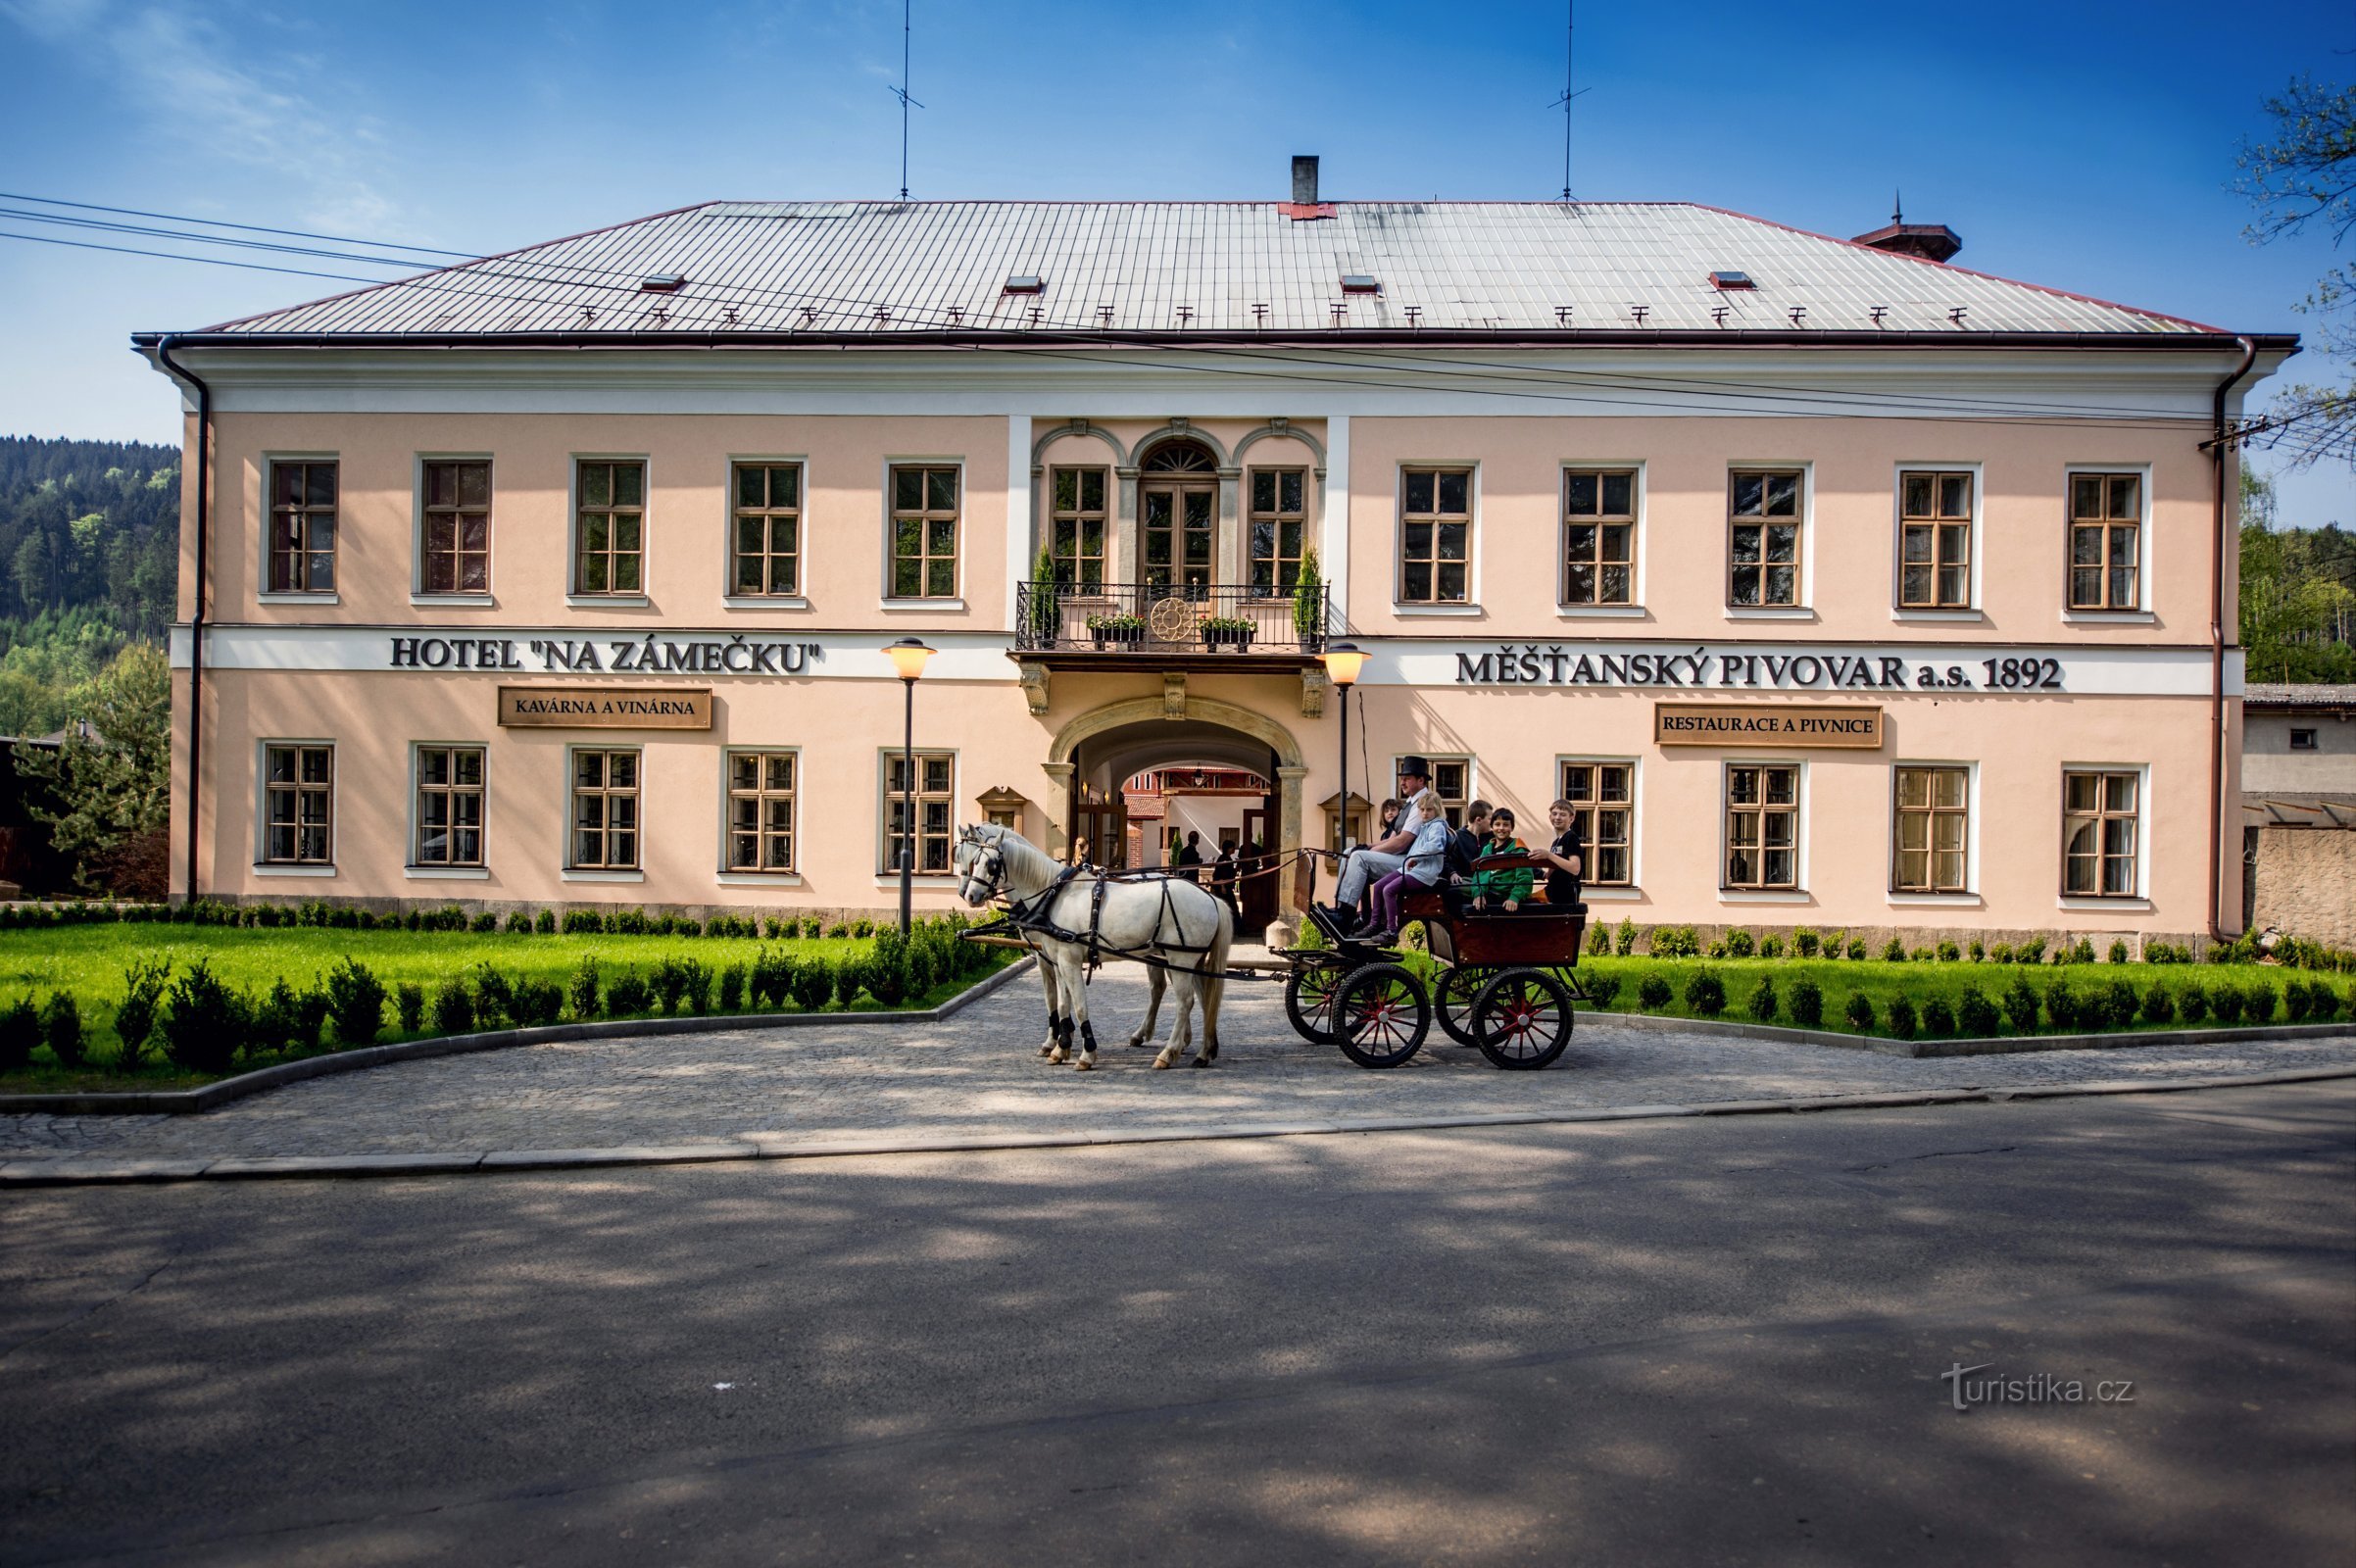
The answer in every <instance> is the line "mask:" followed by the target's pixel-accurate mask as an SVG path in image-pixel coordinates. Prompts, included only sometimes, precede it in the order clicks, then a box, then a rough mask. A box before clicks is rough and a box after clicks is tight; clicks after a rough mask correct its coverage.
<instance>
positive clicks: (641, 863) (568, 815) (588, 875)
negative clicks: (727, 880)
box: [485, 740, 649, 882]
mask: <svg viewBox="0 0 2356 1568" xmlns="http://www.w3.org/2000/svg"><path fill="white" fill-rule="evenodd" d="M582 752H608V753H612V752H630V753H634V754H635V755H636V756H637V758H638V788H637V791H636V795H637V798H638V826H637V827H636V828H635V829H633V830H632V831H634V832H636V833H637V835H638V863H637V864H636V865H634V866H624V865H575V864H573V863H572V799H573V792H574V789H575V786H574V784H573V782H572V780H573V767H572V760H573V758H575V757H576V756H578V755H580V754H581V753H582ZM646 754H647V748H646V746H645V745H644V744H643V743H641V742H633V741H602V742H601V741H593V740H592V741H573V742H570V743H568V744H566V746H565V748H564V779H563V782H562V783H561V784H560V786H559V788H560V789H561V790H562V792H563V800H564V815H563V817H562V818H561V826H562V831H563V832H564V839H563V841H562V842H561V843H560V844H559V845H558V872H559V875H560V876H561V877H562V879H563V880H564V881H566V882H643V881H645V880H646V858H647V854H646V852H647V822H646V803H647V796H648V793H649V791H648V789H647V775H646ZM485 782H486V783H488V779H487V778H486V780H485ZM606 831H608V832H612V831H613V829H612V828H608V829H606Z"/></svg>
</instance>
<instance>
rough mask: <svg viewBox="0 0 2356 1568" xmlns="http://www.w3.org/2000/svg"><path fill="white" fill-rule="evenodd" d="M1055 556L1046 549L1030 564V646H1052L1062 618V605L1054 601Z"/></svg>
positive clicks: (1055, 595)
mask: <svg viewBox="0 0 2356 1568" xmlns="http://www.w3.org/2000/svg"><path fill="white" fill-rule="evenodd" d="M1057 598H1058V594H1057V591H1056V587H1055V557H1054V556H1053V555H1051V554H1049V553H1048V552H1047V551H1045V550H1042V551H1040V552H1039V559H1038V560H1037V561H1036V562H1033V563H1032V564H1031V624H1030V628H1029V629H1030V633H1031V646H1032V647H1033V648H1053V647H1055V633H1056V631H1057V630H1058V629H1059V628H1060V627H1061V624H1062V620H1063V611H1062V607H1061V606H1060V605H1059V604H1057V603H1056V600H1057Z"/></svg>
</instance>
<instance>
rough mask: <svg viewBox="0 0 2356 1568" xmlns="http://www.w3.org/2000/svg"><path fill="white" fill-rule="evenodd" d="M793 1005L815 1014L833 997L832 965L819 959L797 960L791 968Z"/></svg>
mask: <svg viewBox="0 0 2356 1568" xmlns="http://www.w3.org/2000/svg"><path fill="white" fill-rule="evenodd" d="M792 985H793V990H794V1005H796V1006H798V1007H800V1008H801V1009H802V1010H803V1011H804V1012H816V1011H818V1010H819V1009H820V1008H822V1007H824V1006H825V1005H826V1004H827V1003H828V1002H829V1001H831V1000H832V999H833V997H834V965H833V964H831V963H829V962H828V961H827V960H826V959H824V958H821V957H809V958H802V959H798V960H797V961H796V962H795V963H794V966H793V975H792Z"/></svg>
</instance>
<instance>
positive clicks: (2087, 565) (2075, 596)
mask: <svg viewBox="0 0 2356 1568" xmlns="http://www.w3.org/2000/svg"><path fill="white" fill-rule="evenodd" d="M2062 501H2063V513H2064V519H2065V528H2064V535H2065V538H2066V540H2067V543H2066V545H2065V551H2066V554H2065V557H2064V566H2063V571H2064V578H2063V584H2062V605H2063V608H2064V609H2065V610H2066V611H2067V612H2068V613H2072V614H2080V615H2135V614H2146V613H2149V611H2150V606H2151V472H2150V470H2149V468H2147V467H2144V466H2137V465H2132V464H2122V465H2120V466H2117V467H2102V466H2094V465H2090V464H2089V465H2086V466H2072V467H2071V468H2070V469H2069V470H2068V472H2067V474H2066V476H2065V478H2064V489H2063V496H2062Z"/></svg>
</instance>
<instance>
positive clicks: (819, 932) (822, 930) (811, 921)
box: [802, 914, 826, 942]
mask: <svg viewBox="0 0 2356 1568" xmlns="http://www.w3.org/2000/svg"><path fill="white" fill-rule="evenodd" d="M825 934H826V922H825V921H823V920H821V919H819V918H818V917H817V916H816V915H814V914H806V915H804V916H803V917H802V940H803V941H805V942H815V941H817V940H818V939H819V938H820V937H821V936H824V935H825Z"/></svg>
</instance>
